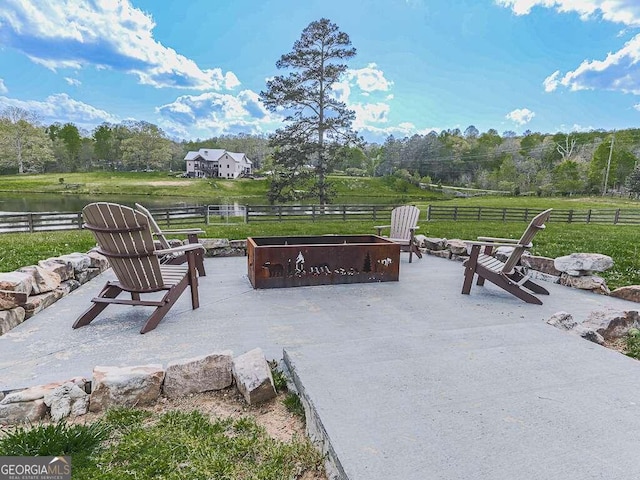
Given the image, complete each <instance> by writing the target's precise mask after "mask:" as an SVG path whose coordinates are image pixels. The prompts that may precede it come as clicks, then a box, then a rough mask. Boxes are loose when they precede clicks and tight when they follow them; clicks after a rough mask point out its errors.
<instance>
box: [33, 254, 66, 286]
mask: <svg viewBox="0 0 640 480" xmlns="http://www.w3.org/2000/svg"><path fill="white" fill-rule="evenodd" d="M38 266H39V267H42V268H44V269H46V270H51V271H52V272H55V273H57V274H58V276H59V277H60V281H62V282H64V281H65V280H69V279H72V278H73V267H72V266H71V264H68V263H67V262H65V261H64V260H60V259H59V258H47V259H46V260H40V261H39V262H38Z"/></svg>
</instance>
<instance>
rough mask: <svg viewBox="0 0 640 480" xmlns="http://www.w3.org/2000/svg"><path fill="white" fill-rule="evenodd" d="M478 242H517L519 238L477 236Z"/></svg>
mask: <svg viewBox="0 0 640 480" xmlns="http://www.w3.org/2000/svg"><path fill="white" fill-rule="evenodd" d="M478 241H480V242H500V243H518V242H519V241H520V239H516V238H498V237H478Z"/></svg>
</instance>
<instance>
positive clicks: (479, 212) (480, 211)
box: [478, 207, 482, 221]
mask: <svg viewBox="0 0 640 480" xmlns="http://www.w3.org/2000/svg"><path fill="white" fill-rule="evenodd" d="M481 216H482V207H478V221H480V217H481Z"/></svg>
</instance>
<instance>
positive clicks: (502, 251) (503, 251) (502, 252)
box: [493, 247, 515, 262]
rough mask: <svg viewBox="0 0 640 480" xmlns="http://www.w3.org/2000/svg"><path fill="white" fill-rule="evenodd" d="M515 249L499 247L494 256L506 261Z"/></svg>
mask: <svg viewBox="0 0 640 480" xmlns="http://www.w3.org/2000/svg"><path fill="white" fill-rule="evenodd" d="M514 250H515V248H514V247H498V248H496V249H495V250H494V251H493V256H494V257H495V258H496V259H498V260H500V261H501V262H506V261H507V259H508V258H509V257H510V256H511V254H512V253H513V251H514Z"/></svg>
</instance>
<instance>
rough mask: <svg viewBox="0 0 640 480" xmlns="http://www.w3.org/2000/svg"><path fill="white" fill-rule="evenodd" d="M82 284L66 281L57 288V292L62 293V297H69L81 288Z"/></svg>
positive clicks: (76, 281) (75, 281)
mask: <svg viewBox="0 0 640 480" xmlns="http://www.w3.org/2000/svg"><path fill="white" fill-rule="evenodd" d="M81 285H82V284H81V283H80V282H79V281H78V280H66V281H64V282H62V283H61V284H60V286H59V287H58V288H56V290H55V291H56V292H58V293H60V294H61V296H63V297H64V296H65V295H69V294H70V293H71V292H73V291H74V290H75V289H77V288H79V287H80V286H81Z"/></svg>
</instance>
